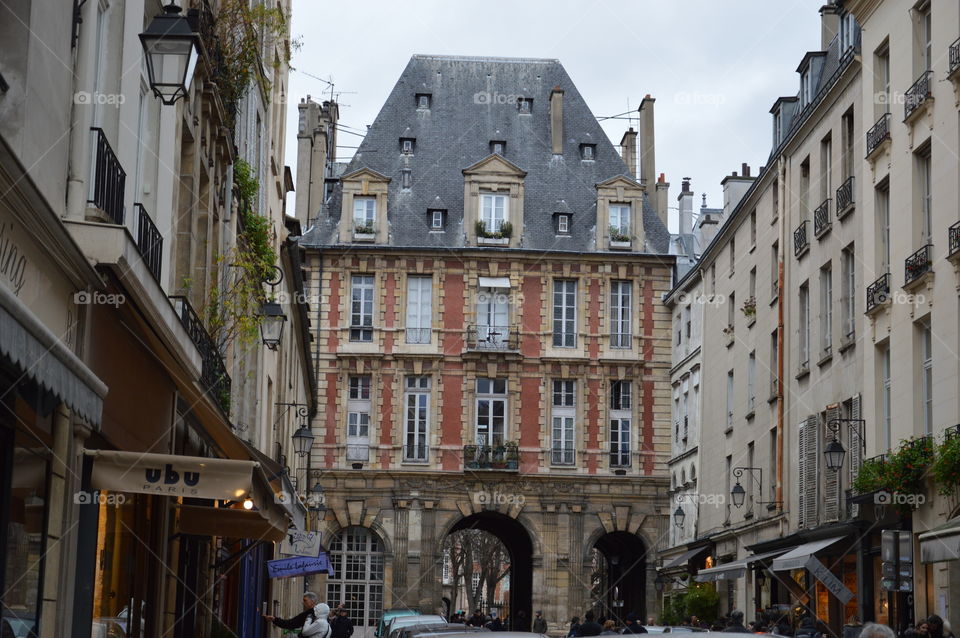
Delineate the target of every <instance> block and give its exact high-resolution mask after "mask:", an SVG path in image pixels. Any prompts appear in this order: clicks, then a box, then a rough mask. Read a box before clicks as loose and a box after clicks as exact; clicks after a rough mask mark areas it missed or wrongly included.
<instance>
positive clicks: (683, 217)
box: [677, 177, 693, 235]
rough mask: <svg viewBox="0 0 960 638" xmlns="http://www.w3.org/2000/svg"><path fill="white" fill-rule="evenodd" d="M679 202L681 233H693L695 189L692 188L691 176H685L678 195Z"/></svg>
mask: <svg viewBox="0 0 960 638" xmlns="http://www.w3.org/2000/svg"><path fill="white" fill-rule="evenodd" d="M677 202H679V208H680V228H679V232H680V234H681V235H689V234H691V233H693V191H692V190H690V178H689V177H684V178H683V182H682V185H681V187H680V194H679V195H677Z"/></svg>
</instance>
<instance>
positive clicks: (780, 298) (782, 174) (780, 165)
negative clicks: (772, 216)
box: [775, 156, 787, 527]
mask: <svg viewBox="0 0 960 638" xmlns="http://www.w3.org/2000/svg"><path fill="white" fill-rule="evenodd" d="M785 179H786V171H785V170H784V159H783V156H781V157H780V160H779V161H778V162H777V191H778V193H777V202H778V206H779V205H780V203H782V202H783V197H782V195H783V192H784V191H785V190H786V184H785V183H784V180H785ZM785 214H786V213H785V212H784V211H778V214H777V219H778V220H779V221H778V222H777V226H778V235H779V237H780V239H779V241H778V242H777V250H778V251H779V252H780V254H779V255H777V286H778V288H779V294H778V295H777V492H776V494H777V495H776V498H775V500H776V501H777V502H778V503H779V504H780V511H781V512H783V510H785V509H786V507H785V505H786V503H785V502H784V500H783V401H784V397H783V358H784V353H783V342H784V334H783V306H784V302H785V300H786V296H787V295H786V291H785V290H784V287H783V284H784V273H783V254H784V249H785V246H786V244H785V243H784V242H786V236H785V234H784V232H785V231H784V215H785ZM780 525H781V527H782V526H783V523H782V522H781V523H780Z"/></svg>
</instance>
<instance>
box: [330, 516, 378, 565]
mask: <svg viewBox="0 0 960 638" xmlns="http://www.w3.org/2000/svg"><path fill="white" fill-rule="evenodd" d="M321 524H322V525H323V529H321V530H320V531H322V532H324V536H325V537H326V538H332V537H333V536H335V535H337V534H339V533H340V532H341V531H342V530H344V529H346V528H348V527H366V528H367V529H369V530H370V531H372V532H374V533H375V534H376V535H377V536H379V537H380V542H381V543H383V555H384V556H385V557H387V559H392V558H393V539H392V537H391V535H390V532H389V531H387V528H386V527H384V526H383V523H381V522H380V517H379V516H378V517H377V518H375V519H373V520H372V521H367V524H366V525H364V524H358V525H353V524H350V523H348V524H347V525H342V524H341V523H340V521H338V520H337V519H329V520H324V521H323V522H322V523H321Z"/></svg>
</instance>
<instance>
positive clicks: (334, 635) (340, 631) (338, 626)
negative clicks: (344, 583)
mask: <svg viewBox="0 0 960 638" xmlns="http://www.w3.org/2000/svg"><path fill="white" fill-rule="evenodd" d="M352 635H353V623H352V622H351V621H350V617H349V616H347V610H346V609H344V607H343V605H339V606H338V607H337V614H336V616H335V617H334V618H333V620H331V621H330V638H350V636H352Z"/></svg>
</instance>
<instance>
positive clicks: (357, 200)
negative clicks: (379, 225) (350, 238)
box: [353, 197, 377, 235]
mask: <svg viewBox="0 0 960 638" xmlns="http://www.w3.org/2000/svg"><path fill="white" fill-rule="evenodd" d="M376 219H377V198H376V197H354V198H353V232H354V234H356V235H372V234H373V233H374V223H375V221H376Z"/></svg>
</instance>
